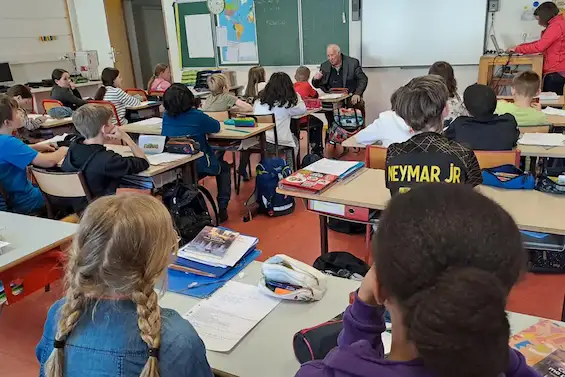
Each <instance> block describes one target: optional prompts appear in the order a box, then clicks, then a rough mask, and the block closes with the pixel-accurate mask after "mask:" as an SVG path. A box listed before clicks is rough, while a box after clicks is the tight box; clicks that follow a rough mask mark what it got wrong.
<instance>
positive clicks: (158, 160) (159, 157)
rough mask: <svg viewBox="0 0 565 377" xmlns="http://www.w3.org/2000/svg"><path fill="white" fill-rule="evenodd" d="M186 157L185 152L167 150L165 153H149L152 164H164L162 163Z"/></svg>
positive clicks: (148, 157)
mask: <svg viewBox="0 0 565 377" xmlns="http://www.w3.org/2000/svg"><path fill="white" fill-rule="evenodd" d="M185 157H186V155H185V154H175V153H167V152H165V153H158V154H152V155H148V156H147V160H148V161H149V163H150V164H151V165H162V164H168V163H169V162H174V161H178V160H182V159H183V158H185Z"/></svg>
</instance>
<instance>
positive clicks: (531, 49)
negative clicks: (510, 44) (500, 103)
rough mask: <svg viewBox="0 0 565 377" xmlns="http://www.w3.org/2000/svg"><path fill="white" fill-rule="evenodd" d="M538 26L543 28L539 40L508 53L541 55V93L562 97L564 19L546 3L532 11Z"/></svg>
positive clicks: (563, 78)
mask: <svg viewBox="0 0 565 377" xmlns="http://www.w3.org/2000/svg"><path fill="white" fill-rule="evenodd" d="M534 15H535V16H536V19H537V20H538V23H539V24H540V26H542V27H545V30H544V31H542V32H541V38H540V40H538V41H535V42H532V43H523V44H521V45H518V46H516V47H514V48H511V49H510V51H512V52H517V53H520V54H539V53H541V54H543V89H542V90H543V91H544V92H555V93H557V94H559V95H563V86H564V85H565V19H564V18H563V15H561V14H559V8H557V5H555V3H553V2H551V1H546V2H545V3H543V4H541V5H540V6H539V7H537V9H536V10H535V11H534Z"/></svg>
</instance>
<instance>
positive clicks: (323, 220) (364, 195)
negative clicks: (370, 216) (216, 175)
mask: <svg viewBox="0 0 565 377" xmlns="http://www.w3.org/2000/svg"><path fill="white" fill-rule="evenodd" d="M478 190H479V191H480V192H481V193H482V194H483V195H485V196H487V197H489V198H491V199H492V200H494V201H495V202H497V203H498V204H500V205H501V206H502V208H504V209H505V210H506V211H507V212H508V213H509V214H510V215H511V216H512V218H514V221H515V222H516V224H517V225H518V227H519V228H520V229H522V230H530V231H534V232H542V233H551V234H559V235H565V221H563V214H564V213H565V197H563V196H560V195H551V194H545V193H542V192H539V191H535V190H503V189H497V188H493V187H488V186H479V187H478ZM277 192H278V193H280V194H283V195H289V196H293V197H296V198H301V199H306V200H319V201H323V202H328V203H335V204H344V205H348V206H355V207H362V208H369V209H373V210H383V209H385V207H386V205H387V203H388V201H389V200H390V192H389V190H388V189H387V188H386V186H385V172H384V170H377V169H367V168H365V169H363V170H362V171H360V172H359V173H358V175H357V176H355V177H354V178H353V179H351V180H345V181H343V182H339V183H337V184H336V185H334V186H332V187H331V188H330V189H328V190H327V191H325V192H323V193H321V194H311V193H303V192H297V191H289V190H281V189H277ZM318 215H319V216H320V241H321V252H322V254H323V253H327V251H328V245H327V239H328V238H327V232H328V229H327V219H328V215H327V214H324V213H321V212H319V213H318Z"/></svg>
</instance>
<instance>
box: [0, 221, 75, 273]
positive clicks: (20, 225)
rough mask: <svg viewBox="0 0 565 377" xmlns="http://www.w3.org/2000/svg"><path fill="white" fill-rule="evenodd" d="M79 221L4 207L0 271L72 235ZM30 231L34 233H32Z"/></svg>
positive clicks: (1, 224) (50, 247) (70, 237)
mask: <svg viewBox="0 0 565 377" xmlns="http://www.w3.org/2000/svg"><path fill="white" fill-rule="evenodd" d="M77 227H78V225H77V224H70V223H65V222H62V221H55V220H48V219H43V218H41V217H34V216H25V215H17V214H14V213H9V212H3V211H0V237H1V238H2V239H3V240H4V241H6V242H9V243H10V245H9V246H6V247H5V248H3V249H2V251H1V252H0V272H2V271H4V270H7V269H8V268H10V267H13V266H15V265H17V264H19V263H22V262H24V261H26V260H28V259H31V258H33V257H34V256H36V255H39V254H41V253H44V252H46V251H49V250H51V249H52V248H54V247H57V246H59V245H61V244H62V243H65V242H67V241H70V240H71V239H72V236H73V234H74V233H75V232H76V230H77ZM30 232H33V235H32V236H31V237H30Z"/></svg>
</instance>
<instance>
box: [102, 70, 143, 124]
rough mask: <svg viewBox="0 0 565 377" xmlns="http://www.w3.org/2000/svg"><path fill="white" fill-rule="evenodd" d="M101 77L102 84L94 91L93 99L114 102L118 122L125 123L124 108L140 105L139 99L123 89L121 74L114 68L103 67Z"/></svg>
mask: <svg viewBox="0 0 565 377" xmlns="http://www.w3.org/2000/svg"><path fill="white" fill-rule="evenodd" d="M101 79H102V86H101V87H100V88H99V89H98V91H97V92H96V95H95V96H94V99H95V100H97V101H108V102H111V103H112V104H114V107H115V108H116V111H117V113H118V117H119V118H120V123H121V124H127V122H128V121H127V119H126V109H127V108H128V107H135V106H140V105H141V101H140V100H139V99H138V98H137V97H134V96H130V95H129V94H127V93H126V92H124V91H123V89H122V76H121V75H120V71H118V70H117V69H116V68H104V70H103V71H102V76H101ZM116 123H117V122H116Z"/></svg>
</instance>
